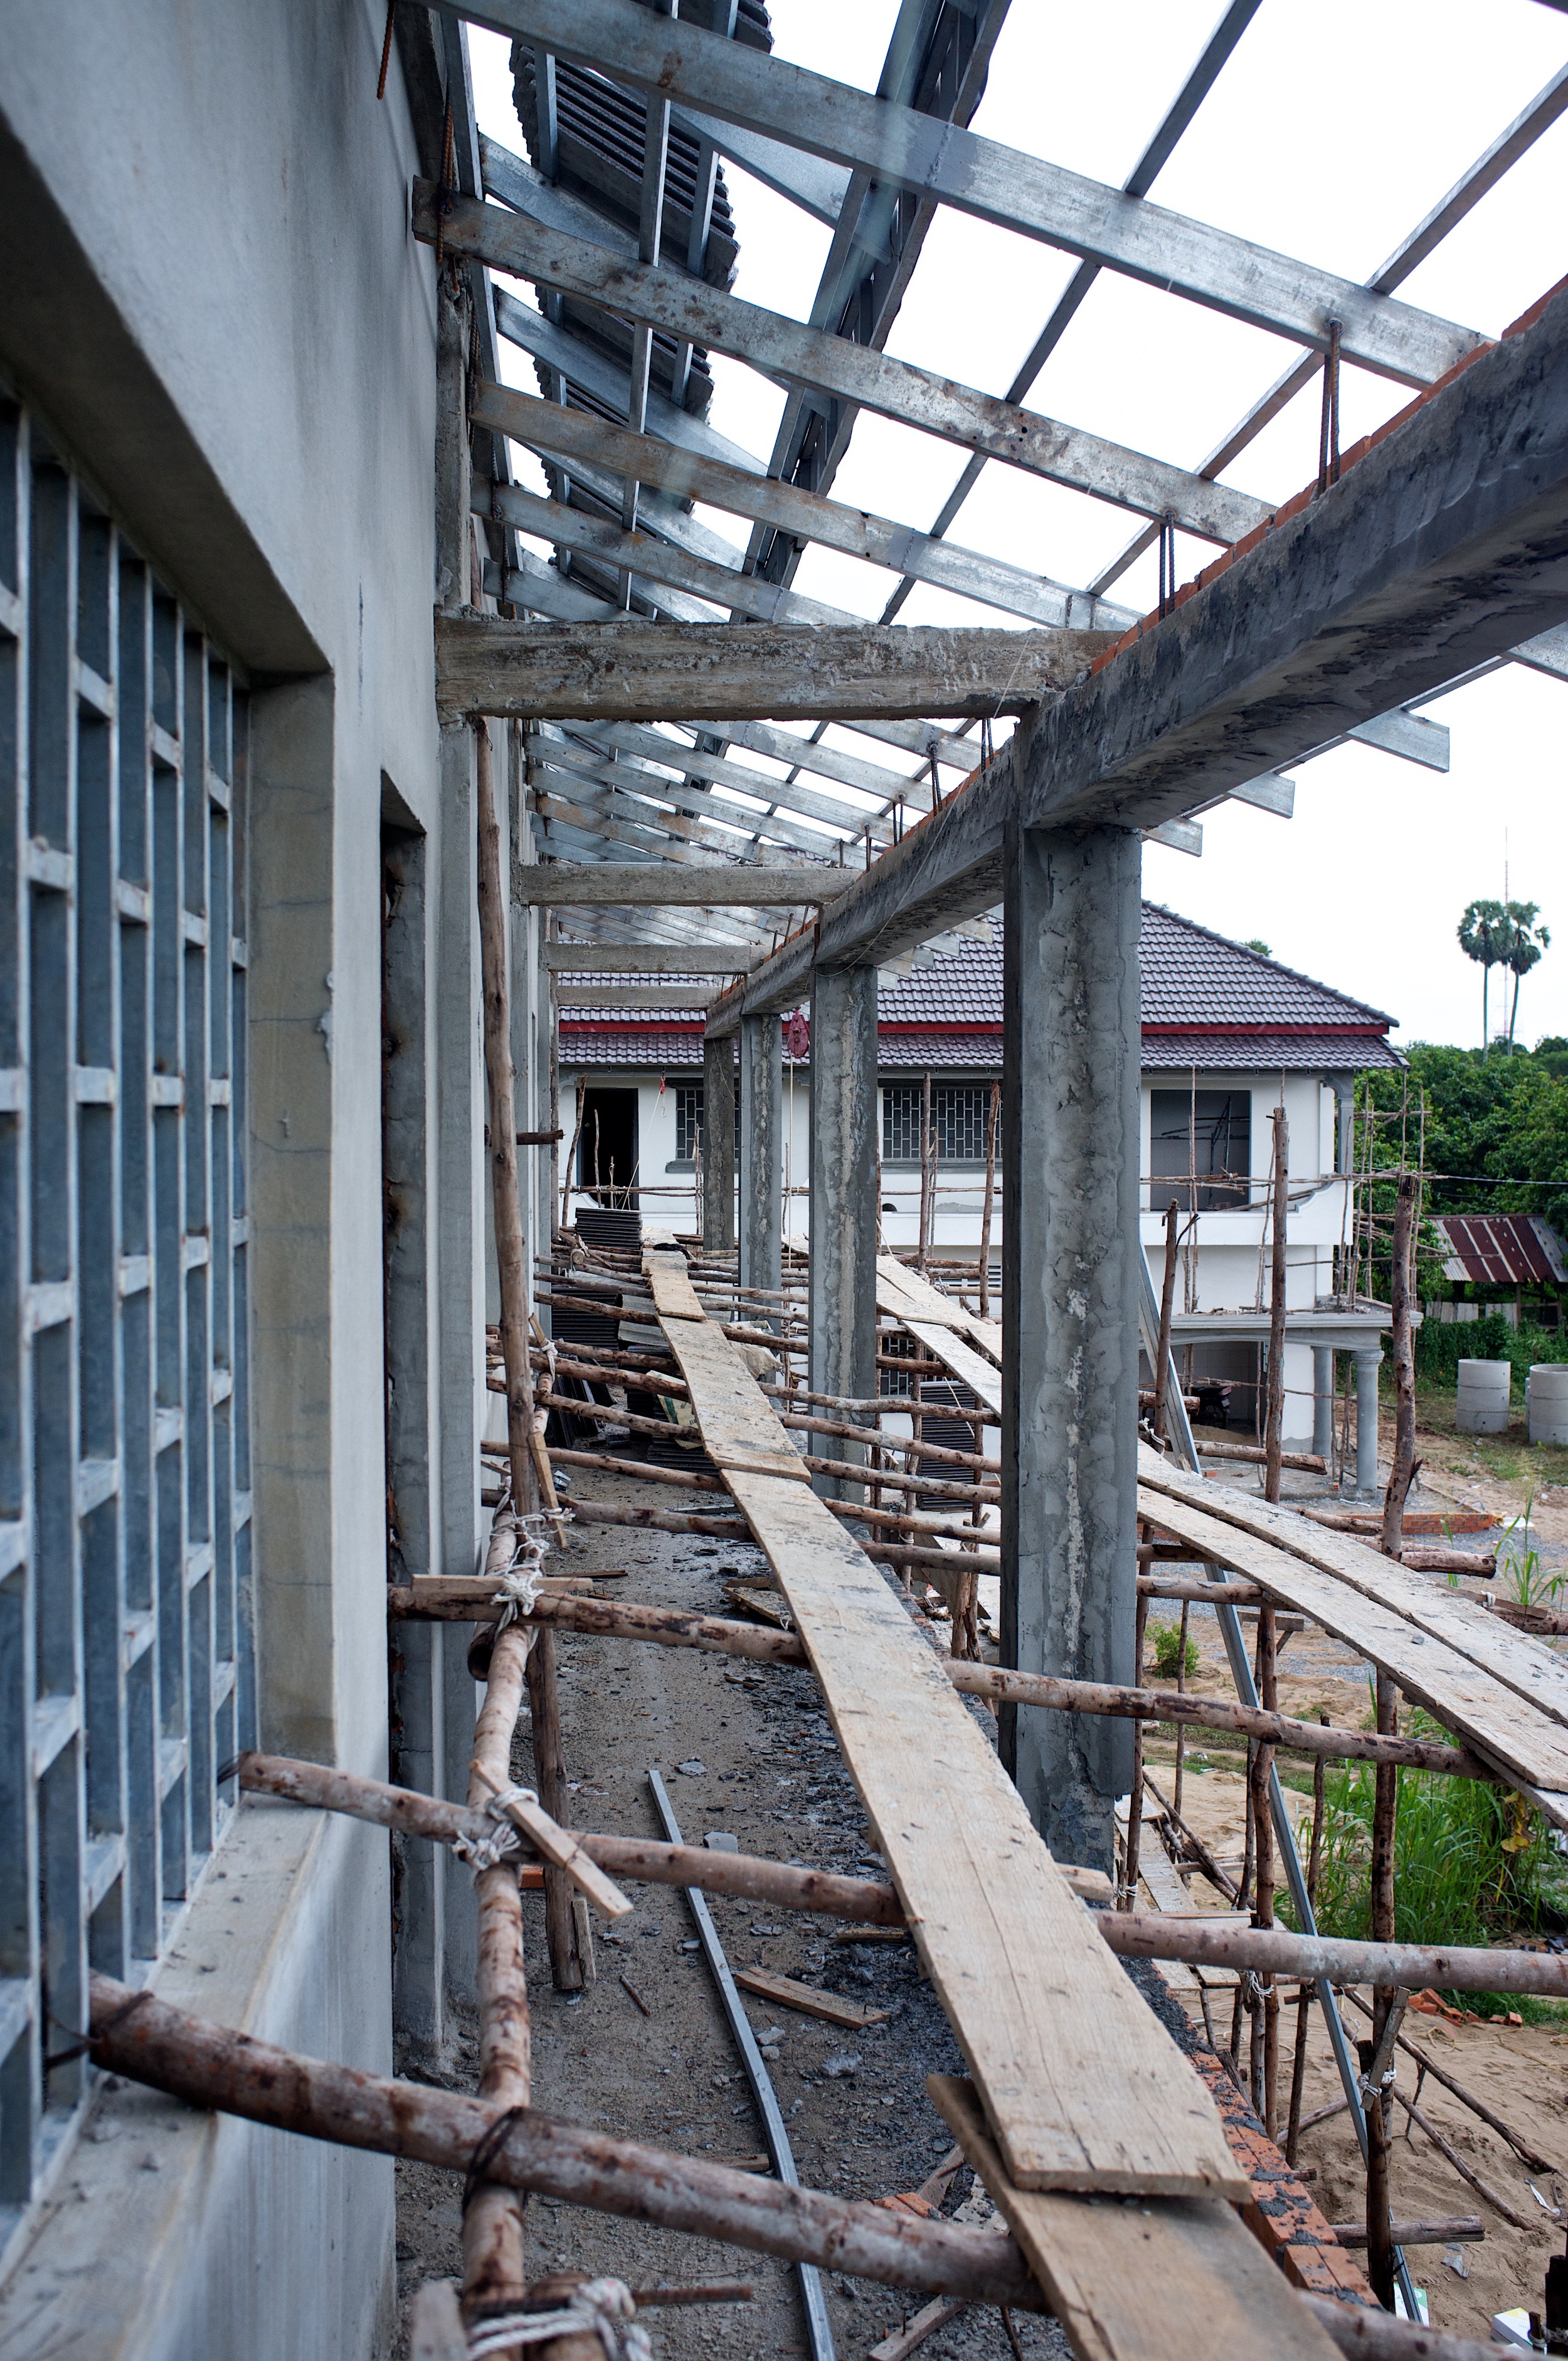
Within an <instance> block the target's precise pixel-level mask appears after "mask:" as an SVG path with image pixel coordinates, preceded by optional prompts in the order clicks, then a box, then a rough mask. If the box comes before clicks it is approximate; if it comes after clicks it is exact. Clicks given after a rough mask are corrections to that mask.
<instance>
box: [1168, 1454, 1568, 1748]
mask: <svg viewBox="0 0 1568 2361" xmlns="http://www.w3.org/2000/svg"><path fill="white" fill-rule="evenodd" d="M1200 1449H1201V1445H1200ZM1138 1476H1139V1480H1140V1481H1141V1482H1143V1483H1145V1484H1147V1485H1148V1486H1149V1487H1150V1488H1151V1490H1154V1491H1157V1492H1165V1493H1167V1494H1168V1495H1169V1496H1170V1497H1171V1498H1172V1499H1180V1500H1186V1501H1189V1502H1190V1504H1191V1505H1192V1506H1193V1507H1194V1508H1201V1509H1204V1510H1207V1511H1208V1513H1209V1514H1210V1515H1211V1516H1214V1517H1220V1518H1222V1519H1223V1521H1225V1522H1226V1523H1227V1524H1234V1525H1238V1526H1239V1527H1240V1528H1241V1529H1242V1531H1243V1532H1250V1533H1254V1534H1255V1535H1256V1536H1257V1537H1258V1538H1259V1539H1260V1540H1264V1541H1270V1542H1275V1543H1277V1544H1278V1546H1279V1547H1280V1548H1281V1549H1286V1550H1288V1551H1289V1553H1290V1554H1291V1555H1292V1556H1293V1557H1299V1558H1300V1559H1302V1560H1303V1561H1304V1562H1305V1563H1306V1564H1307V1565H1315V1566H1317V1567H1318V1568H1319V1569H1320V1570H1321V1572H1322V1573H1324V1574H1332V1575H1333V1576H1336V1577H1337V1578H1338V1579H1339V1580H1340V1581H1342V1582H1346V1583H1348V1584H1349V1585H1350V1587H1352V1589H1354V1590H1358V1591H1360V1592H1361V1593H1362V1595H1363V1597H1364V1598H1375V1599H1376V1601H1377V1603H1378V1605H1379V1606H1381V1607H1387V1608H1391V1609H1392V1610H1393V1612H1394V1613H1395V1614H1396V1615H1401V1616H1403V1617H1404V1619H1405V1620H1406V1621H1407V1622H1408V1623H1413V1624H1414V1625H1415V1627H1416V1629H1417V1630H1418V1631H1426V1632H1429V1633H1430V1634H1431V1637H1432V1638H1433V1639H1434V1640H1442V1641H1443V1642H1446V1644H1447V1645H1448V1646H1450V1647H1453V1648H1456V1649H1457V1650H1458V1651H1459V1653H1460V1654H1461V1655H1464V1656H1467V1657H1468V1658H1469V1659H1470V1662H1471V1663H1472V1664H1478V1665H1481V1666H1483V1667H1484V1668H1485V1669H1486V1671H1487V1672H1489V1673H1491V1674H1492V1675H1494V1676H1495V1677H1496V1678H1497V1680H1499V1681H1501V1682H1502V1683H1503V1685H1504V1686H1505V1687H1507V1688H1511V1689H1512V1690H1514V1692H1515V1693H1516V1695H1518V1696H1519V1697H1527V1698H1528V1699H1529V1700H1530V1704H1531V1705H1533V1706H1535V1707H1537V1708H1539V1709H1540V1710H1541V1712H1542V1713H1544V1714H1548V1715H1550V1717H1551V1718H1552V1720H1554V1721H1557V1722H1560V1723H1561V1724H1562V1725H1563V1727H1564V1728H1565V1729H1568V1664H1564V1663H1563V1661H1562V1659H1561V1658H1560V1657H1557V1656H1554V1655H1553V1654H1552V1652H1551V1650H1550V1649H1549V1648H1543V1647H1542V1646H1541V1643H1540V1642H1539V1641H1535V1640H1531V1639H1529V1638H1521V1637H1520V1635H1519V1633H1518V1632H1515V1631H1510V1630H1509V1628H1508V1625H1507V1624H1506V1623H1500V1622H1499V1621H1498V1620H1497V1617H1496V1616H1495V1615H1489V1614H1488V1613H1487V1612H1486V1609H1485V1608H1484V1607H1481V1606H1478V1605H1477V1604H1476V1603H1475V1600H1474V1599H1470V1598H1460V1597H1459V1596H1458V1595H1457V1593H1455V1592H1453V1591H1451V1590H1447V1589H1439V1588H1438V1587H1436V1585H1435V1584H1432V1583H1431V1582H1427V1581H1423V1579H1422V1578H1421V1576H1420V1575H1419V1574H1413V1573H1407V1571H1406V1569H1405V1568H1404V1567H1403V1566H1402V1565H1398V1564H1397V1563H1396V1561H1395V1560H1394V1559H1393V1558H1388V1557H1385V1556H1384V1554H1383V1553H1382V1551H1381V1550H1379V1549H1376V1548H1375V1547H1374V1546H1373V1544H1372V1543H1370V1542H1365V1541H1360V1540H1358V1539H1357V1538H1356V1536H1355V1535H1354V1533H1346V1532H1335V1531H1334V1530H1333V1529H1332V1527H1330V1526H1325V1525H1321V1524H1319V1523H1318V1522H1317V1521H1315V1520H1314V1519H1313V1518H1310V1517H1303V1516H1301V1515H1300V1514H1299V1513H1298V1511H1296V1510H1293V1509H1289V1508H1286V1507H1284V1506H1283V1505H1281V1504H1279V1503H1277V1502H1273V1501H1268V1500H1264V1499H1255V1498H1254V1497H1253V1496H1252V1495H1251V1494H1250V1493H1246V1492H1238V1491H1236V1490H1235V1489H1234V1488H1233V1487H1231V1486H1229V1485H1226V1484H1223V1483H1222V1484H1216V1483H1213V1482H1211V1481H1209V1480H1206V1479H1205V1478H1204V1477H1198V1476H1194V1475H1192V1474H1190V1472H1189V1471H1188V1470H1187V1469H1186V1468H1184V1467H1176V1466H1172V1464H1171V1462H1170V1461H1169V1460H1168V1459H1162V1458H1161V1457H1160V1455H1159V1454H1158V1453H1157V1452H1156V1451H1151V1450H1150V1449H1149V1447H1148V1445H1147V1444H1144V1445H1142V1446H1141V1448H1140V1452H1139V1456H1138Z"/></svg>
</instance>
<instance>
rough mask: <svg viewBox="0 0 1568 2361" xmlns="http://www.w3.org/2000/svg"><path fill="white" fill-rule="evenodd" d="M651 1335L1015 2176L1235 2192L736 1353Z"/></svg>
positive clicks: (677, 1320)
mask: <svg viewBox="0 0 1568 2361" xmlns="http://www.w3.org/2000/svg"><path fill="white" fill-rule="evenodd" d="M650 1259H652V1257H650ZM663 1331H664V1334H665V1336H666V1338H667V1340H668V1342H669V1345H670V1349H671V1351H672V1352H673V1353H674V1356H675V1358H676V1360H677V1361H678V1362H679V1364H680V1367H681V1372H682V1375H683V1376H684V1377H685V1379H686V1382H687V1384H688V1385H689V1386H690V1388H691V1400H692V1406H693V1409H694V1410H695V1411H696V1416H697V1420H698V1422H699V1424H700V1426H701V1429H702V1435H703V1443H704V1445H705V1447H706V1449H707V1452H708V1454H709V1455H710V1456H711V1457H712V1459H713V1460H714V1462H715V1464H716V1465H717V1466H718V1467H719V1468H720V1469H721V1470H722V1471H723V1474H724V1477H725V1481H726V1483H727V1485H728V1486H729V1490H730V1492H731V1493H732V1494H733V1496H734V1499H735V1500H736V1503H737V1505H738V1506H739V1508H740V1510H741V1512H742V1514H743V1515H744V1516H745V1518H746V1520H747V1521H748V1523H749V1524H750V1526H751V1532H752V1533H753V1534H754V1535H755V1537H756V1540H757V1542H758V1543H759V1545H760V1546H761V1548H762V1550H763V1552H764V1553H765V1554H766V1556H767V1558H768V1562H769V1564H770V1565H771V1566H772V1567H773V1573H774V1575H775V1576H776V1577H777V1579H778V1583H779V1587H780V1588H781V1589H782V1591H783V1592H784V1598H785V1599H786V1601H787V1603H788V1606H789V1609H790V1613H791V1615H792V1616H793V1618H794V1620H795V1628H796V1630H797V1631H798V1632H799V1634H800V1636H801V1639H802V1640H803V1641H804V1642H805V1645H806V1653H807V1655H808V1656H809V1658H810V1660H811V1664H812V1667H813V1670H814V1671H815V1672H816V1674H817V1678H818V1680H819V1681H820V1683H821V1686H822V1691H823V1697H824V1700H825V1702H826V1705H827V1708H828V1715H829V1718H830V1719H831V1721H832V1723H833V1727H834V1730H836V1732H837V1734H838V1738H839V1745H840V1747H841V1748H842V1750H843V1753H844V1759H845V1762H846V1763H847V1764H848V1766H849V1769H850V1774H851V1776H852V1777H853V1779H854V1781H855V1784H856V1787H857V1788H858V1790H859V1792H860V1795H861V1802H862V1803H863V1805H864V1806H865V1809H866V1814H867V1817H868V1818H869V1820H870V1822H871V1825H872V1829H873V1830H874V1832H875V1838H876V1842H877V1844H878V1846H879V1847H880V1849H881V1850H882V1853H883V1858H884V1859H885V1861H886V1862H887V1865H888V1872H889V1875H890V1876H891V1877H892V1879H893V1882H894V1885H895V1887H896V1888H897V1890H898V1894H899V1897H900V1900H901V1901H902V1903H903V1905H904V1908H905V1913H906V1915H907V1916H908V1918H909V1921H910V1925H911V1927H912V1930H913V1932H914V1935H915V1939H916V1944H917V1946H918V1948H919V1951H920V1955H921V1959H922V1960H923V1962H924V1965H925V1967H926V1970H927V1974H928V1975H929V1976H930V1979H931V1982H932V1984H933V1986H934V1988H935V1990H936V1992H937V1994H938V1998H939V1999H940V2000H941V2002H942V2004H943V2006H944V2008H945V2009H946V2011H947V2013H948V2019H949V2021H950V2023H951V2025H952V2026H953V2030H954V2034H955V2036H956V2037H957V2039H958V2042H959V2048H960V2049H961V2050H962V2052H963V2055H964V2057H965V2059H966V2060H967V2061H968V2063H969V2066H970V2071H971V2073H972V2074H973V2076H974V2079H975V2081H976V2083H977V2085H978V2086H979V2089H980V2091H981V2095H982V2097H983V2100H984V2103H985V2107H986V2112H987V2114H988V2115H989V2118H990V2122H991V2125H992V2130H993V2133H994V2136H995V2137H996V2140H997V2143H998V2146H999V2148H1000V2150H1001V2153H1002V2155H1003V2158H1005V2161H1006V2168H1007V2171H1008V2173H1009V2176H1010V2178H1011V2179H1012V2180H1013V2181H1014V2183H1015V2184H1016V2185H1017V2186H1018V2187H1019V2188H1027V2189H1058V2190H1060V2189H1067V2190H1080V2191H1118V2192H1123V2193H1132V2192H1143V2193H1147V2194H1163V2195H1180V2196H1189V2195H1192V2194H1195V2193H1202V2194H1204V2195H1216V2196H1228V2197H1235V2198H1240V2197H1242V2196H1244V2195H1245V2176H1242V2175H1239V2174H1238V2170H1237V2168H1236V2166H1235V2163H1234V2159H1233V2158H1232V2156H1231V2152H1230V2149H1229V2147H1227V2145H1226V2142H1225V2139H1224V2136H1223V2130H1222V2127H1221V2125H1220V2123H1219V2121H1218V2118H1217V2116H1216V2115H1215V2113H1214V2109H1213V2106H1212V2103H1211V2101H1210V2099H1209V2096H1208V2093H1207V2092H1205V2091H1204V2090H1203V2089H1202V2088H1201V2085H1196V2084H1195V2082H1194V2078H1193V2076H1192V2074H1191V2071H1190V2068H1189V2067H1188V2065H1187V2063H1186V2061H1185V2060H1184V2059H1183V2058H1182V2056H1181V2054H1180V2052H1179V2050H1178V2049H1177V2048H1176V2047H1175V2045H1174V2043H1173V2042H1172V2041H1171V2040H1170V2038H1169V2036H1168V2034H1167V2033H1166V2031H1165V2029H1164V2027H1163V2026H1161V2025H1160V2024H1159V2022H1158V2020H1157V2018H1156V2017H1155V2016H1154V2015H1153V2014H1152V2013H1151V2012H1150V2010H1149V2009H1148V2008H1146V2005H1145V2004H1144V2003H1143V2001H1142V2000H1141V1999H1140V1997H1139V1996H1138V1994H1137V1993H1136V1991H1135V1988H1134V1987H1133V1985H1132V1984H1131V1983H1130V1982H1128V1980H1127V1978H1126V1976H1125V1975H1124V1972H1123V1971H1122V1968H1121V1966H1120V1964H1119V1962H1118V1961H1116V1960H1114V1959H1113V1956H1112V1954H1111V1953H1110V1952H1109V1951H1108V1950H1107V1949H1106V1948H1105V1946H1104V1944H1103V1943H1102V1941H1101V1939H1100V1938H1099V1936H1098V1935H1097V1934H1096V1933H1095V1931H1094V1927H1093V1923H1092V1920H1091V1916H1090V1914H1089V1913H1088V1911H1087V1910H1086V1909H1085V1908H1084V1906H1083V1905H1082V1904H1081V1903H1080V1902H1079V1901H1078V1900H1077V1899H1076V1897H1075V1896H1074V1895H1073V1894H1072V1893H1071V1891H1070V1889H1069V1886H1068V1884H1067V1883H1066V1881H1065V1880H1064V1879H1063V1878H1062V1877H1060V1876H1059V1875H1058V1872H1057V1870H1056V1867H1055V1864H1054V1863H1053V1861H1052V1860H1051V1857H1050V1854H1049V1853H1048V1852H1047V1850H1046V1847H1045V1846H1044V1844H1043V1843H1042V1842H1041V1840H1040V1839H1039V1837H1038V1836H1037V1835H1036V1831H1035V1829H1034V1828H1033V1826H1032V1825H1031V1823H1030V1821H1029V1818H1028V1816H1027V1814H1026V1813H1025V1809H1024V1806H1023V1804H1022V1802H1021V1800H1020V1798H1019V1796H1018V1794H1017V1791H1016V1789H1015V1788H1014V1785H1013V1784H1012V1782H1011V1780H1010V1779H1009V1778H1008V1777H1007V1774H1006V1773H1005V1772H1004V1771H1003V1768H1002V1765H1001V1763H1000V1762H999V1761H998V1760H997V1757H996V1753H995V1752H994V1750H993V1748H992V1747H991V1746H990V1745H988V1743H987V1742H986V1740H985V1738H984V1736H983V1735H982V1733H981V1730H980V1729H979V1728H978V1727H977V1726H976V1724H975V1722H974V1721H973V1720H972V1719H970V1714H969V1712H968V1710H967V1708H965V1706H964V1705H963V1703H962V1701H961V1700H960V1699H959V1696H958V1694H957V1692H956V1691H955V1690H954V1689H953V1687H952V1686H951V1684H950V1683H949V1681H948V1678H947V1675H946V1674H945V1673H944V1671H943V1669H942V1666H941V1664H939V1663H938V1660H937V1659H936V1657H935V1656H934V1655H933V1654H932V1653H931V1651H930V1650H929V1648H927V1645H926V1644H925V1642H923V1641H922V1639H921V1638H920V1635H919V1634H918V1632H917V1631H916V1630H915V1628H914V1626H913V1625H912V1624H911V1622H910V1621H909V1619H908V1617H907V1616H906V1615H905V1612H904V1610H903V1609H902V1608H901V1606H900V1605H899V1603H898V1600H897V1598H895V1597H894V1593H893V1592H892V1591H891V1590H890V1589H889V1587H888V1585H887V1583H886V1582H885V1581H884V1579H883V1576H882V1575H881V1573H880V1572H879V1571H878V1569H877V1568H876V1567H875V1566H874V1565H872V1562H871V1560H870V1559H869V1558H868V1557H867V1556H866V1555H865V1554H864V1552H863V1551H862V1550H861V1548H860V1547H859V1546H858V1545H857V1543H855V1542H854V1540H853V1539H852V1538H851V1537H850V1534H849V1533H847V1532H845V1531H844V1530H843V1528H842V1527H841V1526H840V1525H839V1522H838V1521H837V1520H836V1519H835V1518H834V1517H832V1516H831V1515H830V1514H829V1512H828V1510H827V1508H826V1507H825V1506H824V1505H823V1503H822V1502H821V1501H820V1500H819V1499H817V1495H816V1494H815V1493H814V1492H813V1491H812V1490H811V1488H810V1486H809V1485H808V1484H807V1483H804V1482H802V1481H801V1480H800V1476H799V1470H798V1461H797V1463H796V1473H795V1474H794V1475H789V1474H786V1473H784V1472H783V1471H782V1470H777V1468H776V1453H777V1446H778V1443H779V1440H780V1439H781V1438H782V1440H783V1442H784V1447H785V1448H786V1449H789V1448H792V1446H791V1445H790V1444H789V1440H788V1436H787V1434H786V1433H785V1432H784V1429H783V1428H782V1427H780V1426H779V1424H778V1422H777V1420H776V1419H775V1418H774V1416H773V1411H772V1410H771V1409H770V1407H769V1405H768V1402H767V1400H766V1399H765V1397H764V1396H763V1394H762V1391H761V1389H759V1388H758V1386H757V1385H756V1383H755V1381H754V1380H753V1379H752V1378H751V1375H750V1373H749V1371H747V1369H746V1368H745V1366H744V1364H743V1363H742V1362H741V1360H740V1356H739V1355H738V1354H737V1353H736V1352H735V1351H734V1349H733V1347H732V1346H731V1345H729V1343H728V1342H727V1341H726V1340H725V1339H724V1338H723V1337H722V1336H721V1335H720V1334H719V1333H718V1330H717V1329H713V1328H711V1327H710V1326H709V1325H708V1323H705V1322H699V1321H696V1320H693V1319H691V1318H689V1317H684V1316H680V1315H677V1314H675V1313H674V1312H671V1313H670V1314H668V1315H665V1316H664V1317H663ZM760 1466H761V1467H762V1468H763V1469H764V1470H765V1471H766V1472H758V1469H759V1467H760ZM775 1470H776V1472H774V1471H775Z"/></svg>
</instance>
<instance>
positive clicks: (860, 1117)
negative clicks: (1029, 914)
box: [809, 967, 877, 1499]
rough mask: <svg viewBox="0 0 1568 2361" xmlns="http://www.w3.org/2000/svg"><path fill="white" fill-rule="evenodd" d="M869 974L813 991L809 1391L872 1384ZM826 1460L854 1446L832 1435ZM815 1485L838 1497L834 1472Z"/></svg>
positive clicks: (821, 975)
mask: <svg viewBox="0 0 1568 2361" xmlns="http://www.w3.org/2000/svg"><path fill="white" fill-rule="evenodd" d="M876 1017H877V980H876V970H875V968H870V967H861V968H817V970H816V971H815V972H814V973H813V976H812V989H811V1199H810V1202H811V1281H810V1299H809V1301H810V1322H811V1354H810V1389H811V1391H812V1392H813V1393H819V1394H847V1395H858V1396H861V1397H864V1396H866V1395H869V1394H872V1393H874V1392H875V1390H876V1252H877V1196H876V1183H877V1153H876V1149H877V1140H876V1061H877V1030H876ZM827 1447H828V1449H829V1450H830V1452H831V1455H832V1456H833V1457H835V1458H838V1459H852V1458H856V1457H858V1456H859V1455H860V1446H859V1445H858V1444H853V1443H846V1442H845V1441H844V1439H843V1437H842V1436H839V1437H836V1438H835V1439H834V1441H833V1442H832V1443H831V1444H830V1445H828V1446H827ZM814 1481H815V1483H816V1486H817V1490H818V1491H819V1492H821V1493H823V1494H825V1495H826V1496H827V1497H828V1498H829V1499H834V1498H843V1497H845V1496H846V1491H847V1490H848V1491H849V1492H851V1493H852V1492H853V1491H854V1490H856V1489H857V1488H855V1487H852V1486H850V1487H847V1486H846V1481H845V1479H844V1478H842V1477H825V1476H819V1477H816V1478H815V1479H814Z"/></svg>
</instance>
